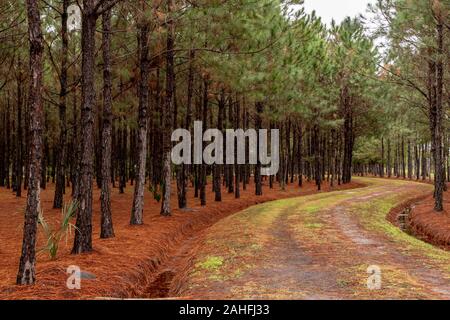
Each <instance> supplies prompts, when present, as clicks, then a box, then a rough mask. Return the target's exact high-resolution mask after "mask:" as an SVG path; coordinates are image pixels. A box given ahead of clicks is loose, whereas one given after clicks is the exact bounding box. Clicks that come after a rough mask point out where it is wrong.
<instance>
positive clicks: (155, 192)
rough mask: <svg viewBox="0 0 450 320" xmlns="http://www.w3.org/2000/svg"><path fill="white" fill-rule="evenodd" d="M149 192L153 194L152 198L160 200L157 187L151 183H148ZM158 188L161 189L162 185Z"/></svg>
mask: <svg viewBox="0 0 450 320" xmlns="http://www.w3.org/2000/svg"><path fill="white" fill-rule="evenodd" d="M149 189H150V192H151V193H152V194H153V199H155V200H156V201H158V202H160V201H161V194H160V193H159V192H158V188H157V187H154V186H153V185H150V188H149ZM160 189H161V190H162V185H161V187H160Z"/></svg>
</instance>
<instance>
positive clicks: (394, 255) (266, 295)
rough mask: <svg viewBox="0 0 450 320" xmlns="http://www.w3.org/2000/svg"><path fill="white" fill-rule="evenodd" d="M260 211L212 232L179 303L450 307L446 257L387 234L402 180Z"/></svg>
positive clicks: (406, 191)
mask: <svg viewBox="0 0 450 320" xmlns="http://www.w3.org/2000/svg"><path fill="white" fill-rule="evenodd" d="M356 180H357V182H361V183H365V184H367V185H368V187H365V188H361V189H355V190H348V191H337V192H332V193H323V194H318V195H313V196H307V197H300V198H295V199H288V200H280V201H275V202H272V203H267V204H263V205H259V206H256V207H253V208H250V209H247V210H245V211H243V212H241V213H238V214H236V215H233V216H231V217H229V218H226V219H224V220H223V221H221V222H219V223H217V224H216V225H214V226H213V227H211V228H210V229H209V230H208V231H207V233H206V234H205V235H204V237H203V241H202V242H201V245H200V246H199V248H198V250H197V254H196V257H195V259H194V261H192V263H191V268H190V269H189V271H188V272H186V274H185V276H186V279H185V281H183V283H184V285H183V287H182V290H181V291H180V293H179V294H180V295H182V296H184V297H190V298H194V299H196V298H218V299H241V298H242V299H260V298H262V299H427V298H431V299H450V253H449V252H445V251H443V250H440V249H437V248H434V247H432V246H431V245H428V244H426V243H423V242H421V241H419V240H417V239H415V238H413V237H410V236H408V235H406V234H405V233H403V232H401V231H400V230H398V229H397V228H396V227H394V226H392V225H391V224H390V223H389V222H388V221H386V219H385V217H386V215H387V213H388V212H389V211H390V209H391V208H393V207H395V206H396V205H398V204H400V203H401V202H403V201H405V200H408V199H411V198H414V197H417V196H419V195H421V194H423V193H424V192H430V191H431V186H429V185H425V184H418V183H412V182H406V181H396V180H381V179H362V178H359V179H356Z"/></svg>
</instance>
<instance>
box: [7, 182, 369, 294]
mask: <svg viewBox="0 0 450 320" xmlns="http://www.w3.org/2000/svg"><path fill="white" fill-rule="evenodd" d="M356 187H361V184H360V183H352V184H350V185H346V186H340V187H336V188H335V189H334V190H338V189H340V190H343V189H351V188H356ZM210 188H211V185H209V186H208V192H207V206H206V207H201V206H200V204H199V199H195V198H194V196H193V193H192V189H189V192H188V205H189V209H186V210H178V209H175V210H173V215H172V216H171V217H168V218H164V217H161V216H160V214H159V212H160V204H159V203H158V202H157V201H155V200H154V199H153V196H152V194H151V193H150V192H148V191H146V194H145V208H144V222H145V224H144V225H143V226H139V227H131V226H129V219H130V210H131V203H132V196H133V187H131V186H128V187H127V189H126V190H125V193H124V194H119V193H118V190H117V189H113V193H112V199H111V201H112V203H111V204H112V208H113V221H114V229H115V234H116V237H115V238H114V239H108V240H101V239H99V236H100V230H99V222H100V214H99V213H100V201H99V196H100V195H99V190H98V189H95V191H94V217H93V246H94V252H92V253H91V254H83V255H78V256H74V255H71V254H70V250H71V247H72V243H73V239H72V237H69V239H68V240H67V243H61V245H60V249H59V252H58V257H57V259H56V261H51V260H50V258H49V257H48V254H47V253H45V252H39V254H38V261H37V265H36V267H37V283H36V284H35V285H34V286H22V287H20V286H16V285H15V279H16V274H17V268H18V262H19V257H20V250H21V245H22V230H23V216H24V211H25V202H26V192H24V193H23V196H22V198H16V197H15V195H14V194H13V193H12V192H11V190H7V189H5V188H0V243H1V246H0V299H89V298H96V297H116V298H130V297H160V296H165V295H167V294H168V292H166V290H168V289H167V288H166V285H165V283H169V280H172V277H173V276H174V275H175V273H172V272H170V271H169V272H163V271H164V270H165V268H166V266H167V265H169V264H170V265H172V266H173V265H174V264H176V263H179V267H180V268H181V267H182V266H186V265H187V264H185V263H184V260H183V259H184V253H186V252H188V251H189V250H190V249H191V248H192V247H193V246H192V244H193V243H194V242H195V241H196V240H197V239H200V235H201V234H202V232H201V231H202V230H205V229H206V228H208V227H210V226H212V225H214V224H215V223H216V222H218V221H220V220H221V219H223V218H225V217H227V216H230V215H232V214H233V213H236V212H239V211H242V210H244V209H245V208H248V207H250V206H253V205H255V204H258V203H263V202H267V201H271V200H276V199H283V198H291V197H298V196H306V195H310V194H315V193H317V192H316V187H315V186H314V184H313V183H305V185H304V187H303V188H299V187H298V186H297V184H292V185H290V186H288V187H287V188H286V191H281V190H279V188H278V185H276V186H275V189H273V190H270V189H269V188H268V186H267V183H265V186H264V188H263V192H264V195H263V196H262V197H256V196H254V185H253V184H250V185H248V186H247V190H241V198H240V199H238V200H236V199H235V198H234V195H233V194H228V193H227V192H226V190H225V189H224V190H223V202H221V203H216V202H214V193H213V192H210ZM172 190H176V188H175V187H174V188H172ZM323 191H324V192H326V191H332V190H331V189H330V188H329V187H328V186H326V185H324V190H323ZM53 194H54V185H52V184H50V185H49V186H48V188H47V189H46V190H44V191H43V192H42V193H41V200H42V201H41V202H42V208H43V214H44V216H45V218H46V220H47V221H49V222H50V223H53V224H54V223H56V222H57V221H58V219H59V218H60V214H61V213H60V210H54V209H52V205H53ZM67 194H70V189H68V190H67ZM172 200H173V201H172V204H171V205H172V208H177V204H176V201H177V200H176V195H175V194H173V195H172ZM44 245H45V239H43V234H42V230H41V228H40V227H39V230H38V245H37V247H38V248H42V247H43V246H44ZM180 252H181V253H180ZM71 265H75V266H79V267H80V268H81V270H82V271H83V276H82V284H81V290H69V289H68V288H67V286H66V281H67V279H68V277H69V275H68V274H67V268H68V267H69V266H71ZM179 274H181V273H179ZM161 282H162V284H161V285H160V283H161Z"/></svg>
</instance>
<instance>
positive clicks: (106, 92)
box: [100, 10, 114, 239]
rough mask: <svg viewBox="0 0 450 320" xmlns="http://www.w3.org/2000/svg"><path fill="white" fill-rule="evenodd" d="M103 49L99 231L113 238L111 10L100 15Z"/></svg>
mask: <svg viewBox="0 0 450 320" xmlns="http://www.w3.org/2000/svg"><path fill="white" fill-rule="evenodd" d="M102 27H103V30H102V31H103V34H102V37H103V39H102V42H103V43H102V47H103V123H102V138H101V141H102V143H101V145H102V157H101V159H102V163H101V194H100V201H101V231H100V238H102V239H107V238H113V237H114V228H113V222H112V213H111V145H112V137H111V133H112V120H113V114H112V95H111V91H112V77H111V10H107V11H105V12H104V13H103V15H102Z"/></svg>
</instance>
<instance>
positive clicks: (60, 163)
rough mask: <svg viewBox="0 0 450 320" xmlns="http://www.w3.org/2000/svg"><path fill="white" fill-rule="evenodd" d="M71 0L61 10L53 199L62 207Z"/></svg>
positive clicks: (57, 205) (57, 207)
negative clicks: (56, 152)
mask: <svg viewBox="0 0 450 320" xmlns="http://www.w3.org/2000/svg"><path fill="white" fill-rule="evenodd" d="M68 6H69V0H63V8H62V12H61V39H62V52H61V74H60V76H59V84H60V92H59V123H60V140H59V146H58V158H57V167H56V186H55V196H54V199H53V208H55V209H61V208H62V205H63V194H64V188H65V162H66V160H65V159H66V140H67V123H66V100H67V99H66V97H67V67H68V66H67V60H68V50H69V38H68V35H67V19H68V13H67V8H68Z"/></svg>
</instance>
